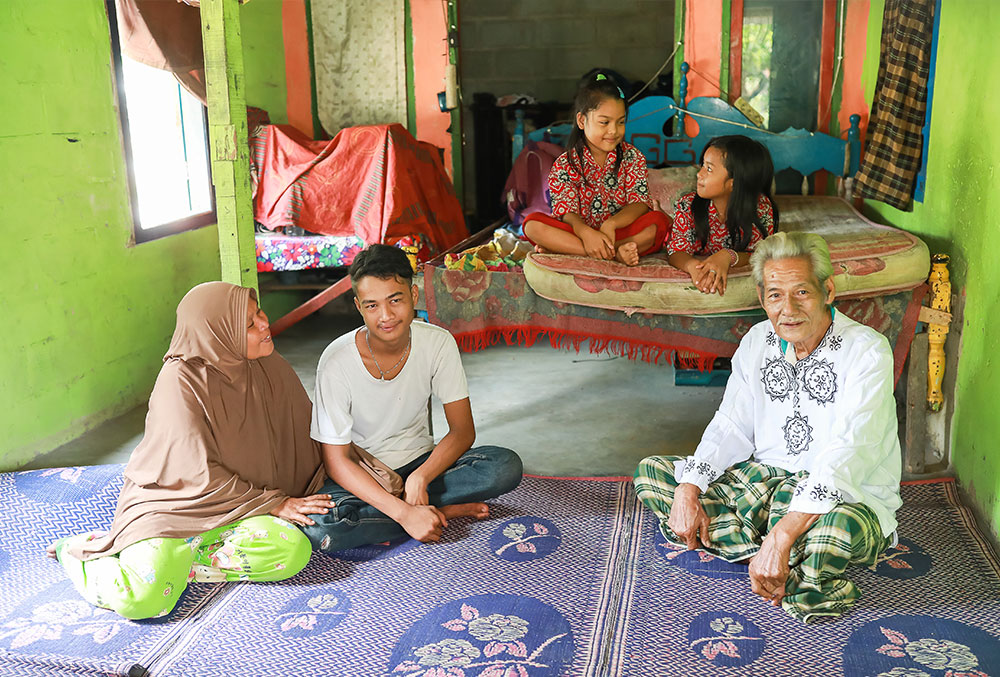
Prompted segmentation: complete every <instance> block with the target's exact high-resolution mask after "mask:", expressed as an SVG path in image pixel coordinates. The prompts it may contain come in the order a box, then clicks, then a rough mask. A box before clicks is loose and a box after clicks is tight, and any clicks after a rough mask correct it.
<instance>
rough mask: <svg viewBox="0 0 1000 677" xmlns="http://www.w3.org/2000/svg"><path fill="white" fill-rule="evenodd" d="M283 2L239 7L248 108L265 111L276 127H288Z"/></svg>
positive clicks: (260, 0) (257, 2) (255, 1)
mask: <svg viewBox="0 0 1000 677" xmlns="http://www.w3.org/2000/svg"><path fill="white" fill-rule="evenodd" d="M281 3H282V0H253V2H248V3H247V4H245V5H242V6H240V29H241V33H242V37H243V69H244V71H245V72H246V96H247V105H248V106H256V107H257V108H263V109H264V110H266V111H267V112H268V115H270V117H271V122H273V123H275V124H281V125H284V124H288V104H287V93H288V92H287V88H286V86H285V48H284V38H283V37H282V33H281V30H282V28H281Z"/></svg>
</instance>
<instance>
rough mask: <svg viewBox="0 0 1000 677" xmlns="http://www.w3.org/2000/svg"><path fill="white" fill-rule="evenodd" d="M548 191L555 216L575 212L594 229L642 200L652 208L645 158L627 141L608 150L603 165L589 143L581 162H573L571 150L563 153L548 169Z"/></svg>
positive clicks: (558, 216)
mask: <svg viewBox="0 0 1000 677" xmlns="http://www.w3.org/2000/svg"><path fill="white" fill-rule="evenodd" d="M619 152H621V153H622V162H621V166H620V167H619V168H618V176H615V156H616V154H617V153H619ZM574 155H575V154H574ZM581 165H582V166H583V174H582V175H581V174H580V171H579V166H581ZM584 177H586V179H587V182H586V183H584V181H583V179H584ZM549 194H550V195H551V196H552V216H554V217H556V218H561V217H563V216H565V215H566V214H576V215H577V216H579V217H580V218H582V219H583V220H584V221H585V222H586V224H587V225H588V226H590V227H591V228H600V227H601V224H602V223H604V222H605V221H606V220H607V219H608V218H610V217H612V216H614V215H615V214H617V213H618V212H619V211H621V210H622V209H623V208H624V207H626V206H627V205H630V204H634V203H636V202H641V203H642V204H644V205H646V206H647V207H649V208H650V209H652V207H653V204H652V202H650V200H649V187H648V186H647V185H646V158H645V157H644V156H643V154H642V153H640V152H639V151H638V150H637V149H636V147H635V146H633V145H632V144H629V143H625V142H624V141H622V142H621V143H620V144H618V148H616V149H615V150H613V151H611V152H610V153H608V159H607V160H606V161H605V163H604V166H603V167H599V166H598V165H597V162H595V161H594V156H593V155H591V154H590V149H589V148H587V147H586V146H585V147H584V149H583V154H582V157H581V158H580V162H576V158H575V157H574V162H573V163H572V164H571V163H570V161H569V153H568V152H566V153H563V154H562V155H560V156H559V157H558V158H556V161H555V162H554V163H553V164H552V171H550V172H549Z"/></svg>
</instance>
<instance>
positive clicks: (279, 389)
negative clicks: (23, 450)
mask: <svg viewBox="0 0 1000 677" xmlns="http://www.w3.org/2000/svg"><path fill="white" fill-rule="evenodd" d="M311 406H312V405H311V404H310V402H309V398H308V396H307V395H306V393H305V390H304V389H303V388H302V384H301V383H300V381H299V379H298V376H296V375H295V372H294V371H293V370H292V368H291V366H290V365H289V364H288V362H286V361H285V360H284V358H282V357H281V356H280V355H277V354H275V353H274V344H273V343H271V333H270V327H269V325H268V321H267V316H266V315H265V314H264V313H263V311H261V310H260V309H259V308H258V306H257V299H256V294H255V292H254V291H253V290H252V289H247V288H245V287H237V286H234V285H231V284H226V283H224V282H208V283H206V284H201V285H198V286H197V287H195V288H194V289H192V290H191V291H189V292H188V293H187V295H185V296H184V298H183V299H182V300H181V302H180V305H178V306H177V328H176V329H175V330H174V336H173V339H172V340H171V342H170V348H169V349H168V351H167V354H166V356H165V357H164V365H163V368H162V369H161V370H160V375H159V376H158V377H157V379H156V385H155V386H154V388H153V394H152V395H151V396H150V399H149V414H148V415H147V417H146V432H145V435H144V436H143V439H142V442H140V443H139V446H137V447H136V449H135V451H133V452H132V456H131V458H130V459H129V462H128V465H127V466H126V467H125V483H124V485H123V486H122V490H121V495H120V496H119V498H118V508H117V510H116V512H115V517H114V521H113V523H112V524H111V529H110V530H109V531H108V532H107V533H106V534H102V535H94V534H82V535H80V536H74V537H70V538H65V539H62V540H61V541H58V542H57V543H56V544H55V547H54V548H53V551H54V554H55V555H56V556H57V558H58V559H59V561H60V562H61V563H62V564H63V566H64V567H65V569H66V571H67V572H68V574H69V576H70V579H71V580H72V581H73V583H74V585H75V586H76V588H77V590H78V591H79V592H80V594H81V595H82V596H83V597H84V599H86V600H87V601H88V602H90V603H92V604H94V605H96V606H100V607H104V608H107V609H111V610H113V611H116V612H117V613H119V614H121V615H122V616H125V617H126V618H133V619H138V618H149V617H153V616H163V615H165V614H167V613H170V611H171V609H173V608H174V605H175V604H176V603H177V600H178V599H179V598H180V595H181V592H183V590H184V588H185V587H186V586H187V583H188V581H189V580H197V581H235V580H247V581H277V580H283V579H285V578H289V577H291V576H294V575H295V574H296V573H298V572H299V571H300V570H301V569H302V568H303V567H304V566H305V565H306V563H307V562H308V561H309V556H310V552H311V547H310V544H309V541H308V539H307V538H306V537H305V536H304V535H303V534H302V532H301V531H300V530H299V529H298V528H297V527H296V526H295V524H300V525H309V524H312V523H313V521H312V520H311V519H310V518H309V517H308V516H307V515H309V514H322V513H325V512H327V510H328V508H329V507H330V506H331V505H332V504H331V503H330V500H329V498H330V497H329V496H328V495H326V494H315V493H314V492H315V491H317V490H318V489H319V487H320V486H321V485H322V484H323V480H324V474H323V466H322V463H321V458H320V453H319V446H318V444H317V443H315V442H313V441H312V440H311V439H310V438H309V423H310V416H311ZM298 496H303V497H304V498H294V497H298Z"/></svg>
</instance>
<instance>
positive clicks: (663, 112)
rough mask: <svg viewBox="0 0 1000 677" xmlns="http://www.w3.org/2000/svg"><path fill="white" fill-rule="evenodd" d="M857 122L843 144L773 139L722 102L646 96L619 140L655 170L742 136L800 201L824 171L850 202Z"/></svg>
mask: <svg viewBox="0 0 1000 677" xmlns="http://www.w3.org/2000/svg"><path fill="white" fill-rule="evenodd" d="M680 70H681V80H680V87H679V92H680V98H681V101H684V100H685V99H686V98H687V96H686V95H687V90H688V79H687V74H688V71H689V70H690V67H689V66H688V64H687V62H684V63H682V64H681V68H680ZM675 117H676V120H677V122H676V124H675V125H674V128H675V132H674V134H673V135H672V136H669V135H667V133H666V131H665V130H666V129H667V124H668V123H669V122H670V120H671V119H673V118H675ZM692 121H693V122H692ZM860 122H861V116H860V115H857V114H854V115H851V117H850V128H849V129H848V130H847V135H846V136H847V138H846V140H845V139H840V138H837V137H834V136H830V135H829V134H824V133H822V132H810V131H806V130H805V129H796V128H793V127H790V128H788V129H786V130H785V131H783V132H780V133H778V132H771V131H768V130H766V129H760V128H759V127H757V126H756V125H754V124H753V123H752V122H750V120H749V119H748V118H747V117H746V115H744V114H743V113H741V112H740V111H739V110H737V109H736V108H735V107H734V106H732V105H730V104H729V103H728V102H726V101H725V100H723V99H718V98H714V97H706V96H700V97H696V98H694V99H691V101H690V102H688V104H687V106H679V105H677V102H675V101H674V100H673V98H671V97H669V96H649V97H646V98H644V99H639V100H638V101H637V102H635V103H634V104H632V106H630V108H629V113H628V126H627V131H626V134H625V140H626V141H628V142H629V143H630V144H632V145H633V146H635V147H636V148H638V149H639V151H641V152H642V154H643V155H645V156H646V162H647V163H648V164H649V166H650V167H656V166H662V165H692V164H695V163H696V162H697V161H698V158H699V157H701V152H702V150H704V148H705V144H707V143H708V141H709V140H710V139H712V138H714V137H716V136H722V135H724V134H743V135H744V136H748V137H750V138H751V139H754V140H756V141H760V142H761V143H762V144H764V145H765V146H767V149H768V150H769V151H770V153H771V160H772V161H773V162H774V170H775V172H778V171H781V170H782V169H794V170H796V171H798V172H799V173H800V174H802V175H803V181H802V194H803V195H808V188H809V186H808V182H807V178H808V177H809V176H810V175H812V174H814V173H815V172H817V171H820V170H825V171H827V172H830V174H832V175H834V176H836V177H838V178H839V179H841V185H840V187H839V189H838V193H839V194H840V195H841V196H843V197H846V198H847V199H850V198H851V183H852V180H853V176H854V174H856V173H857V171H858V164H859V161H860V157H861V130H860V128H859V124H860ZM694 127H697V131H696V133H695V135H694V136H688V132H689V131H691V129H692V128H694ZM572 128H573V125H572V123H563V124H558V125H550V126H548V127H544V128H541V129H537V130H535V131H533V132H531V133H530V134H528V138H529V139H531V140H532V141H549V142H551V143H556V144H560V145H564V144H565V142H566V139H567V137H568V136H569V133H570V131H571V130H572Z"/></svg>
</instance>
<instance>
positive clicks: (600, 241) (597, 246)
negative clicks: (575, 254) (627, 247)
mask: <svg viewBox="0 0 1000 677" xmlns="http://www.w3.org/2000/svg"><path fill="white" fill-rule="evenodd" d="M580 242H582V243H583V250H584V251H585V252H587V256H589V257H590V258H592V259H602V260H608V259H613V258H614V257H615V247H614V240H612V239H610V238H608V236H607V235H606V234H604V233H602V232H601V231H599V230H594V229H593V228H587V229H585V230H584V229H581V230H580Z"/></svg>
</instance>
